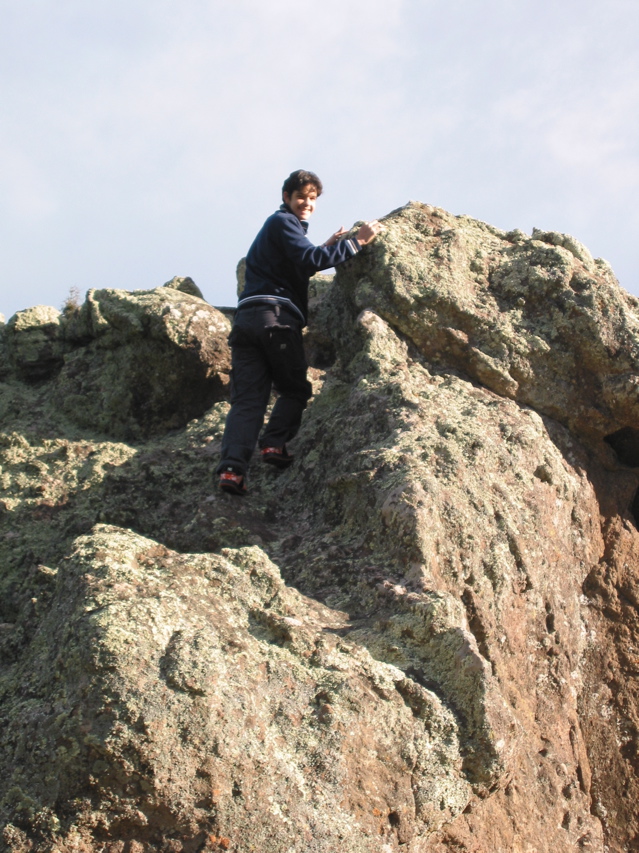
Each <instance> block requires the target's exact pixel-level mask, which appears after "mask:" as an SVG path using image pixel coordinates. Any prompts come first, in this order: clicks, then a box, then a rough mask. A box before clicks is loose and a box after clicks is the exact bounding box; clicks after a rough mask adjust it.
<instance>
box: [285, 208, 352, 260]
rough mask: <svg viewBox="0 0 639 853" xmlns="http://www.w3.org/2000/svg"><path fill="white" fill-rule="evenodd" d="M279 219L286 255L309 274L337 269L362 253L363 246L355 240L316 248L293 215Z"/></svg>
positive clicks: (340, 241) (348, 239)
mask: <svg viewBox="0 0 639 853" xmlns="http://www.w3.org/2000/svg"><path fill="white" fill-rule="evenodd" d="M278 219H279V226H280V239H281V245H282V249H283V251H284V254H285V255H286V257H287V258H288V259H289V260H290V261H291V262H292V263H293V264H295V266H296V267H298V268H302V269H304V270H305V271H307V272H309V273H315V272H319V271H320V270H327V269H330V268H331V267H336V266H337V265H338V264H341V263H343V262H344V261H347V260H348V259H349V258H352V257H353V255H356V254H357V253H358V252H359V251H360V248H361V246H360V245H359V243H358V242H357V240H355V239H353V238H344V239H342V240H338V241H337V243H335V245H334V246H314V245H313V243H311V241H310V240H309V239H308V237H307V236H306V234H305V233H304V231H303V230H302V227H301V225H300V224H299V222H298V221H297V220H296V219H295V217H294V216H293V215H292V214H291V216H282V217H278Z"/></svg>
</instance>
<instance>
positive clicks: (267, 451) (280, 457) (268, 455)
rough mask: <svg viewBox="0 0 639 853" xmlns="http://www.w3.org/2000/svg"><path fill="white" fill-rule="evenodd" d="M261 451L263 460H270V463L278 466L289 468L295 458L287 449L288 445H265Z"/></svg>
mask: <svg viewBox="0 0 639 853" xmlns="http://www.w3.org/2000/svg"><path fill="white" fill-rule="evenodd" d="M260 452H261V454H262V462H268V464H269V465H275V467H276V468H288V466H289V465H291V464H292V462H293V460H294V459H295V457H294V456H292V455H291V454H290V453H289V452H288V450H287V449H286V445H284V446H283V447H263V448H262V450H261V451H260Z"/></svg>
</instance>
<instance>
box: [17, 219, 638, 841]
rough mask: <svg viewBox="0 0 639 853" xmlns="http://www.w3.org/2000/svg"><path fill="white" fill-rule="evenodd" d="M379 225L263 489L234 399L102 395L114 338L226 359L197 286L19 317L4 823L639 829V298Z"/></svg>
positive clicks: (154, 833)
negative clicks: (242, 477)
mask: <svg viewBox="0 0 639 853" xmlns="http://www.w3.org/2000/svg"><path fill="white" fill-rule="evenodd" d="M385 224H386V231H385V232H384V234H383V235H382V236H381V237H380V238H379V239H378V240H377V241H376V242H375V243H374V244H373V245H372V246H371V247H369V248H368V249H367V250H366V251H365V252H362V253H361V254H360V255H358V256H357V257H356V258H355V259H353V260H352V261H351V262H349V264H346V265H344V266H342V267H341V268H339V270H338V273H337V275H336V277H335V278H334V279H324V278H317V279H316V280H314V282H313V287H312V293H311V300H310V304H311V310H312V313H313V317H312V322H311V327H310V329H309V334H308V341H307V342H308V351H309V355H310V357H311V360H312V363H313V364H314V365H315V368H314V370H313V371H312V373H313V379H314V388H315V396H314V398H313V400H312V402H311V403H310V405H309V408H308V410H307V412H306V413H305V418H304V422H303V426H302V429H301V431H300V434H299V436H298V438H297V439H296V441H295V442H294V447H292V449H293V450H294V451H295V453H296V457H297V461H296V463H295V464H294V465H293V466H292V467H291V468H290V469H288V470H286V471H285V472H283V473H275V472H273V471H270V470H267V471H264V470H262V469H261V467H260V463H259V461H257V460H256V462H255V464H254V465H253V467H252V469H251V473H250V483H249V485H250V494H249V496H247V497H246V498H245V499H238V498H234V497H231V496H227V495H224V494H219V493H217V492H216V491H215V488H214V477H213V470H214V467H215V464H216V457H217V453H218V451H219V440H220V436H221V430H222V426H223V422H224V415H225V412H226V409H227V403H226V402H224V401H223V400H220V401H218V402H214V403H213V405H211V398H210V397H207V396H206V392H205V391H204V390H203V391H202V392H201V405H200V408H199V410H198V412H197V416H195V417H193V416H191V415H189V414H188V413H187V410H186V409H184V410H183V411H184V414H183V415H182V421H181V423H182V426H181V428H179V429H172V430H171V431H167V428H168V427H169V426H171V424H170V423H169V422H167V421H166V419H165V420H163V418H162V417H160V416H157V417H155V418H154V420H153V421H152V428H151V426H149V425H148V424H147V423H146V422H145V420H144V416H143V415H141V414H140V410H138V409H136V408H135V406H133V405H132V404H130V403H125V404H124V405H123V406H122V407H121V408H118V407H117V406H115V405H113V406H112V407H111V408H110V409H109V408H108V407H107V406H106V405H105V401H108V400H113V401H116V400H121V399H124V400H125V401H126V400H127V399H128V397H127V393H128V392H127V389H128V390H129V391H130V390H131V388H130V385H129V384H128V383H130V382H131V377H132V375H133V374H131V373H126V371H125V370H123V369H120V367H121V365H122V364H123V363H124V362H125V360H126V359H125V356H124V353H125V352H126V353H127V354H128V355H127V356H126V358H128V359H129V362H128V363H131V362H132V361H133V360H134V357H135V353H136V352H146V351H147V350H146V349H145V347H151V346H153V347H154V346H155V345H156V343H157V344H158V347H159V348H160V349H161V350H162V352H165V351H168V350H169V349H171V348H176V349H177V350H178V351H180V352H182V353H185V356H184V357H185V359H189V358H190V359H194V360H195V363H198V364H206V365H208V367H207V368H206V370H208V371H209V375H213V374H215V375H216V376H218V377H219V376H220V375H223V374H224V373H225V371H226V370H227V369H228V361H227V358H228V354H227V353H226V351H225V349H224V345H223V331H222V330H223V329H224V330H225V329H226V328H227V326H226V325H225V324H226V323H227V321H226V319H225V318H224V316H223V315H221V314H218V313H217V312H215V311H214V309H211V308H210V307H209V306H206V304H205V303H203V302H202V301H201V300H200V299H199V298H198V296H197V293H196V292H194V291H193V290H192V289H191V285H189V284H187V285H186V288H188V290H187V292H184V289H176V283H175V282H173V283H169V285H171V286H169V287H167V288H158V289H157V290H156V291H152V292H146V293H145V292H142V293H139V292H138V293H134V294H126V293H123V292H121V291H100V292H93V293H90V294H89V296H88V298H87V302H85V304H84V305H83V306H82V307H81V308H80V309H79V310H77V311H75V312H71V313H70V312H67V313H66V314H65V315H63V316H61V317H60V318H58V319H56V317H52V316H49V315H48V314H46V312H45V313H44V314H42V316H40V315H39V314H38V312H37V311H36V313H35V314H32V315H29V316H28V317H26V316H24V317H22V318H20V327H19V328H18V321H17V320H16V319H15V318H12V319H10V321H9V323H8V324H7V325H6V326H5V327H2V330H0V335H1V339H0V345H1V346H2V347H3V348H4V352H5V353H6V352H9V353H11V357H10V358H5V361H4V364H5V371H4V374H3V376H4V379H3V381H2V382H1V383H0V417H1V418H2V424H1V429H2V432H1V433H0V452H1V454H2V455H1V459H0V465H1V466H2V469H1V470H0V488H1V489H2V491H1V492H0V500H1V503H0V623H1V624H0V762H1V764H2V767H3V770H4V773H3V776H2V779H1V780H0V820H1V823H2V825H3V826H4V828H3V831H2V839H3V840H2V842H0V843H1V844H2V845H4V847H0V849H5V850H7V851H12V853H22V851H27V850H33V851H38V853H40V851H41V853H45V851H47V853H53V851H60V853H62V851H71V850H75V851H87V853H88V852H89V851H91V853H93V851H95V853H98V851H110V853H129V851H131V853H142V851H154V850H166V851H182V850H183V851H196V850H203V851H204V850H206V851H214V850H230V851H237V853H249V851H260V853H280V851H287V853H302V851H318V853H333V851H336V850H339V851H343V853H391V851H406V853H444V851H450V852H451V853H452V851H455V853H460V852H461V853H499V852H500V851H504V853H505V851H509V853H510V851H515V852H516V853H519V851H521V853H524V851H527V853H530V851H539V853H541V851H551V850H552V851H582V850H592V851H602V853H603V851H604V850H608V851H614V853H622V851H633V850H639V815H638V810H637V806H636V803H637V801H639V783H638V781H637V768H638V766H639V715H638V703H637V675H639V616H638V614H639V583H638V580H637V575H638V571H637V568H638V565H639V562H638V556H639V533H638V531H637V518H636V517H637V516H638V515H639V500H638V499H637V497H636V495H637V489H638V486H639V477H638V475H637V470H636V466H637V465H638V464H639V442H638V441H637V438H638V436H639V433H638V432H637V427H636V420H637V418H636V406H637V396H636V391H635V385H636V383H639V379H638V377H639V357H638V352H639V351H638V349H637V348H638V346H639V317H638V315H637V307H638V303H637V300H635V299H634V298H633V297H630V296H629V295H628V294H626V293H625V292H624V291H623V290H621V289H620V288H619V286H618V285H617V283H616V282H615V280H614V277H613V275H612V273H611V271H610V269H609V268H608V267H607V265H606V264H605V263H604V262H602V261H593V259H592V258H591V256H590V255H589V253H588V252H587V250H586V249H585V248H584V247H583V246H580V245H579V244H578V243H577V242H576V241H575V240H573V239H572V238H570V237H568V236H566V235H561V234H556V233H548V232H535V233H534V234H533V236H532V237H527V236H526V235H524V234H522V233H521V232H511V233H509V234H505V233H503V232H499V231H497V230H496V229H494V228H491V227H489V226H487V225H485V224H484V223H480V222H476V221H474V220H471V219H469V218H467V217H453V216H451V215H449V214H447V213H446V212H444V211H442V210H438V209H436V208H432V207H429V206H425V205H420V204H411V205H408V206H407V207H406V208H403V209H401V210H398V211H395V212H394V213H393V214H390V215H389V216H388V217H387V218H386V220H385ZM177 284H178V287H179V285H180V282H177ZM191 284H192V283H191ZM193 287H195V285H193ZM175 299H178V300H180V302H179V307H177V308H176V303H175V301H174V300H175ZM167 305H169V306H170V307H169V309H168V310H167V308H166V306H167ZM32 310H33V311H35V309H32ZM176 311H177V312H179V314H180V317H179V318H176V316H175V315H176ZM198 311H203V312H205V316H200V317H198ZM24 313H25V312H20V315H23V314H24ZM20 315H16V316H17V317H20ZM220 318H221V319H220ZM102 320H104V323H103V322H102ZM200 320H201V322H199V321H200ZM178 321H179V322H178ZM174 323H177V325H174ZM53 327H55V328H56V329H57V331H55V332H52V331H51V329H52V328H53ZM211 327H213V328H211ZM56 347H58V349H56ZM118 351H120V353H121V354H120V355H114V353H116V354H117V353H118ZM171 352H173V350H172V349H171ZM38 353H40V354H41V355H38ZM53 353H56V355H55V358H56V359H58V361H57V362H56V363H55V364H53V362H52V358H53V356H52V354H53ZM98 355H99V360H98ZM82 359H83V360H84V362H85V363H87V364H90V367H88V368H86V370H85V372H84V376H85V379H84V380H83V384H78V383H79V382H80V380H78V379H77V378H75V379H74V376H75V377H77V375H78V374H77V373H76V374H74V373H73V369H72V366H73V365H74V363H75V361H76V360H82ZM39 360H40V361H39ZM40 362H41V363H42V364H43V365H45V364H46V365H48V367H46V369H45V368H44V367H43V372H40V373H38V371H37V369H36V373H38V375H37V376H36V375H35V374H34V373H32V372H30V371H31V370H32V368H33V365H37V364H39V363H40ZM190 363H191V364H193V363H194V361H191V362H190ZM52 364H53V366H52ZM160 364H163V362H162V360H161V359H160ZM25 366H26V367H25ZM116 367H117V368H118V369H117V370H116V369H115V368H116ZM143 367H144V365H143V364H140V365H139V369H138V373H136V374H135V375H134V378H136V377H137V378H136V381H140V382H141V381H142V379H141V378H140V374H141V373H143V372H144V370H143V369H142V368H143ZM147 369H148V365H147ZM184 370H185V371H187V370H188V368H187V367H184ZM205 372H206V371H205ZM183 375H186V374H183ZM86 376H90V378H91V381H88V380H86ZM74 381H75V382H76V385H75V386H74V385H73V384H72V383H73V382H74ZM154 381H156V383H157V384H156V386H154V387H155V388H156V390H157V395H158V396H160V397H161V396H162V395H163V394H164V393H165V391H164V389H165V388H167V389H168V390H167V391H166V393H167V394H168V395H173V396H174V395H175V389H174V387H173V386H172V384H171V381H172V380H171V379H170V377H167V375H166V372H165V371H164V372H159V373H158V374H157V378H156V380H154ZM220 386H221V387H223V382H222V381H221V380H220ZM637 387H639V385H638V386H637ZM74 389H75V390H74ZM78 389H80V390H79V391H78ZM74 394H80V396H81V399H82V400H84V401H85V402H84V404H83V405H84V408H85V411H84V412H81V411H79V410H78V405H77V404H78V399H77V397H76V398H75V399H74V396H73V395H74ZM193 397H194V398H195V397H197V394H195V393H194V394H193ZM154 399H155V398H154V397H153V395H151V396H150V397H148V400H147V403H146V404H145V405H146V408H148V406H149V401H152V400H154ZM143 409H144V410H145V411H146V409H145V407H143ZM185 418H186V420H185ZM189 418H190V419H189ZM187 421H188V422H187ZM132 436H133V437H135V438H136V439H138V440H137V443H135V444H134V443H131V437H132ZM109 437H110V438H109ZM142 437H144V438H145V440H144V441H140V440H139V439H141V438H142ZM264 467H266V466H264Z"/></svg>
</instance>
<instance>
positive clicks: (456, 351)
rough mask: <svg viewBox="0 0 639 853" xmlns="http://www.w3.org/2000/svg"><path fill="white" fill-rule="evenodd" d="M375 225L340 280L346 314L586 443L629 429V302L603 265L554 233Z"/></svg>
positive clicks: (440, 215) (634, 346)
mask: <svg viewBox="0 0 639 853" xmlns="http://www.w3.org/2000/svg"><path fill="white" fill-rule="evenodd" d="M384 224H385V226H386V233H385V234H384V236H383V238H382V239H379V240H377V241H375V243H373V244H372V246H371V249H370V251H369V252H367V253H366V255H365V257H364V258H363V259H361V261H360V262H359V263H353V264H351V265H346V266H344V267H343V268H341V269H340V275H339V292H340V294H344V293H347V294H348V297H347V298H348V299H349V300H350V302H351V304H352V306H353V307H354V309H357V310H358V311H361V310H363V309H365V308H370V309H371V310H373V311H375V312H376V313H377V314H379V315H380V316H381V317H382V318H383V319H384V320H386V321H387V322H388V323H390V325H391V326H392V327H393V328H394V329H396V330H397V331H398V332H399V333H400V334H402V335H404V336H405V337H406V339H407V340H409V341H410V342H411V343H412V344H414V345H415V347H416V348H417V349H418V351H419V352H420V353H422V355H423V356H424V357H425V358H427V359H429V360H431V361H433V362H435V363H437V364H441V365H448V366H451V367H455V368H456V369H457V370H463V371H464V373H465V374H466V375H468V376H469V377H471V378H472V379H473V380H474V381H476V382H478V383H479V384H481V385H482V386H484V387H486V388H490V389H491V390H492V391H494V392H495V393H496V394H499V395H500V396H503V397H508V398H510V399H513V400H517V401H518V402H520V403H524V404H526V405H529V406H531V407H533V408H534V409H535V410H537V411H539V412H542V413H544V414H547V415H551V416H552V417H553V418H556V419H557V420H559V421H561V422H562V423H564V424H566V425H567V426H568V427H569V428H570V429H571V430H573V431H574V432H575V433H576V434H578V435H580V436H583V437H584V438H586V439H588V440H590V441H592V442H595V443H596V442H600V441H601V440H602V439H603V438H605V437H607V436H610V435H613V434H614V433H616V432H617V431H618V430H620V429H624V428H629V429H631V430H635V429H636V425H637V422H638V421H639V300H637V299H636V298H635V297H633V296H630V295H629V294H628V293H626V292H625V291H624V290H623V289H622V288H621V287H619V284H618V283H617V280H616V279H615V277H614V274H613V272H612V270H611V269H610V266H609V265H608V264H607V263H606V262H605V261H602V260H593V259H592V256H591V255H590V253H589V252H588V250H587V249H586V248H585V247H584V246H582V245H581V244H580V243H578V241H576V240H575V239H574V238H572V237H569V236H567V235H565V234H559V233H557V232H544V231H539V230H535V232H534V233H533V235H532V237H529V236H527V235H525V234H524V233H523V232H521V231H511V232H508V233H505V232H503V231H499V230H498V229H497V228H494V227H492V226H490V225H487V224H485V223H483V222H479V221H477V220H474V219H471V218H470V217H466V216H462V217H455V216H451V215H450V214H449V213H446V211H443V210H441V209H439V208H435V207H432V206H430V205H424V204H419V203H411V204H409V205H407V206H406V207H405V208H402V209H400V210H399V211H396V212H395V213H393V214H391V215H389V216H388V217H386V218H385V220H384ZM341 313H342V312H340V311H339V310H336V311H335V315H336V317H339V316H341ZM352 313H353V311H350V312H348V314H347V316H352ZM637 446H638V447H639V432H638V433H637Z"/></svg>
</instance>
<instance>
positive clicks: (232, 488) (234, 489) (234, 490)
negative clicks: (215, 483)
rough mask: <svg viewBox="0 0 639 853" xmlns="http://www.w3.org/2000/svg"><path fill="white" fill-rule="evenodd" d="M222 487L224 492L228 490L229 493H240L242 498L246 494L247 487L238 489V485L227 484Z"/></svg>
mask: <svg viewBox="0 0 639 853" xmlns="http://www.w3.org/2000/svg"><path fill="white" fill-rule="evenodd" d="M220 489H221V490H222V491H223V492H226V494H227V495H238V496H239V497H241V498H243V497H244V495H245V494H246V489H238V487H237V486H229V485H225V486H220Z"/></svg>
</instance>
